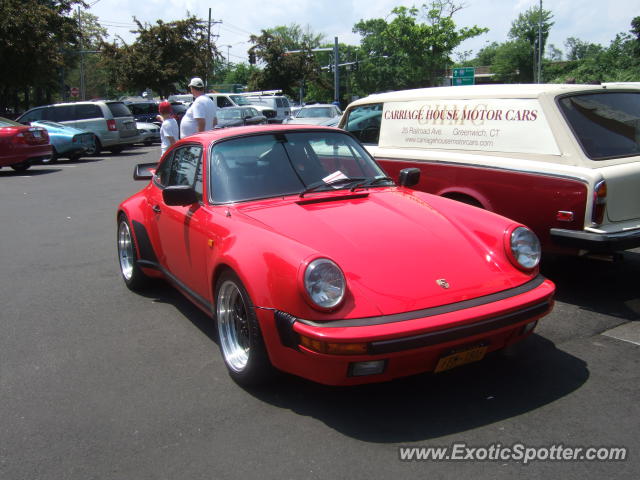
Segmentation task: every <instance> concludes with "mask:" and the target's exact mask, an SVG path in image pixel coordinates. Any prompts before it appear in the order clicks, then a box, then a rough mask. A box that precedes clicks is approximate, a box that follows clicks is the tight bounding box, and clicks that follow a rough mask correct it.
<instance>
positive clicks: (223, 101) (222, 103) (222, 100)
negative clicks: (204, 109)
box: [216, 97, 233, 108]
mask: <svg viewBox="0 0 640 480" xmlns="http://www.w3.org/2000/svg"><path fill="white" fill-rule="evenodd" d="M216 100H217V102H218V107H219V108H224V107H233V103H231V100H229V99H228V98H227V97H218V98H217V99H216Z"/></svg>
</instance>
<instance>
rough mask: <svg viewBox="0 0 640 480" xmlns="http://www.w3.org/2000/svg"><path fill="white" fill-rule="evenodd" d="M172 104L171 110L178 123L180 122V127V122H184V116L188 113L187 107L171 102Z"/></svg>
mask: <svg viewBox="0 0 640 480" xmlns="http://www.w3.org/2000/svg"><path fill="white" fill-rule="evenodd" d="M170 103H171V109H172V110H173V117H174V118H175V119H176V122H178V125H180V122H181V121H182V117H184V114H185V113H187V107H186V105H184V104H183V103H180V102H170Z"/></svg>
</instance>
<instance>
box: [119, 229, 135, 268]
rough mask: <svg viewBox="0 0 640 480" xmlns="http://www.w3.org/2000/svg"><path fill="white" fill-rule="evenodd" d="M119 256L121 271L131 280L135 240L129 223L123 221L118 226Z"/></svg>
mask: <svg viewBox="0 0 640 480" xmlns="http://www.w3.org/2000/svg"><path fill="white" fill-rule="evenodd" d="M118 258H119V260H120V271H121V272H122V275H123V276H124V278H125V279H127V280H131V277H132V275H133V262H134V261H135V260H134V256H133V242H132V241H131V232H130V231H129V225H128V224H127V222H125V221H121V222H120V225H119V226H118Z"/></svg>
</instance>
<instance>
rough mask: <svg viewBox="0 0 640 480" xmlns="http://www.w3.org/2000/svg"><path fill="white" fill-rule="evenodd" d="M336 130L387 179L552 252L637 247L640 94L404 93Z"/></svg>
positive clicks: (517, 88)
mask: <svg viewBox="0 0 640 480" xmlns="http://www.w3.org/2000/svg"><path fill="white" fill-rule="evenodd" d="M340 127H342V128H344V129H346V130H348V131H349V132H351V133H352V134H353V135H355V136H356V137H357V138H359V139H360V140H361V141H362V142H363V143H365V144H366V147H367V149H368V150H369V151H370V153H371V154H372V155H373V156H374V157H375V158H376V160H377V161H378V162H379V163H380V164H381V166H382V167H383V168H384V169H385V170H386V171H387V173H388V174H389V176H390V177H393V178H395V177H397V175H398V172H399V171H400V170H401V169H403V168H407V167H415V168H418V169H420V171H421V173H422V174H421V178H420V183H419V184H418V185H417V186H416V187H415V188H417V189H420V190H424V191H427V192H429V193H434V194H436V195H441V196H444V197H449V198H451V199H454V200H458V201H461V202H465V203H469V204H472V205H475V206H478V207H480V208H484V209H487V210H491V211H494V212H496V213H499V214H501V215H504V216H506V217H509V218H512V219H514V220H518V221H520V222H522V223H524V224H525V225H528V226H529V227H531V228H532V229H533V230H534V231H535V232H536V233H537V235H538V236H539V237H540V240H541V242H542V245H543V248H544V249H545V250H546V251H554V252H557V253H574V254H586V253H592V252H595V253H612V252H615V251H619V250H625V249H631V248H636V247H638V246H640V89H639V88H635V87H631V86H628V85H610V86H604V85H602V86H600V85H477V86H468V87H466V86H465V87H439V88H427V89H417V90H406V91H398V92H391V93H384V94H379V95H371V96H369V97H366V98H363V99H360V100H357V101H355V102H353V103H352V104H351V105H349V107H348V108H347V110H346V112H345V114H344V116H343V118H342V120H341V122H340Z"/></svg>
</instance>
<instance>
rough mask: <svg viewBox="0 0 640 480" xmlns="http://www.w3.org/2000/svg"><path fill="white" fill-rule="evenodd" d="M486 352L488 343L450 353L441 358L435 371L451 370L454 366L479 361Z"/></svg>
mask: <svg viewBox="0 0 640 480" xmlns="http://www.w3.org/2000/svg"><path fill="white" fill-rule="evenodd" d="M486 353H487V346H486V345H479V346H475V347H471V348H468V349H466V350H462V351H457V352H453V353H450V354H448V355H445V356H444V357H441V358H440V360H439V361H438V364H437V365H436V369H435V370H434V372H435V373H439V372H444V371H445V370H451V369H452V368H456V367H459V366H460V365H465V364H467V363H472V362H477V361H478V360H482V359H483V358H484V356H485V354H486Z"/></svg>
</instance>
